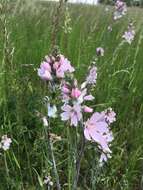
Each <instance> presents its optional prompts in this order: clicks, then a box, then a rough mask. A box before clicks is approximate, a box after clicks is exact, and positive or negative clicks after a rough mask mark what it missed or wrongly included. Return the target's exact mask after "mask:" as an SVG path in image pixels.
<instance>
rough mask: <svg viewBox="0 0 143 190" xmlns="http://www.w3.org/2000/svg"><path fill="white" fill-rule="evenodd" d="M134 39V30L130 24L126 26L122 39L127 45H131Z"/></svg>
mask: <svg viewBox="0 0 143 190" xmlns="http://www.w3.org/2000/svg"><path fill="white" fill-rule="evenodd" d="M134 37H135V30H134V28H133V26H132V24H130V25H129V26H128V30H127V31H125V33H124V34H123V36H122V38H123V39H124V40H125V41H126V42H127V43H129V44H131V43H132V41H133V40H134Z"/></svg>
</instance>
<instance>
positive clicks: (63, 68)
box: [53, 55, 75, 78]
mask: <svg viewBox="0 0 143 190" xmlns="http://www.w3.org/2000/svg"><path fill="white" fill-rule="evenodd" d="M58 59H59V60H58V61H56V62H55V63H54V65H53V68H54V69H55V70H56V76H57V78H64V77H65V73H72V72H74V71H75V70H74V68H73V67H72V66H71V64H70V62H69V60H68V59H67V58H65V57H64V56H63V55H59V56H58Z"/></svg>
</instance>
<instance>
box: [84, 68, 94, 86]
mask: <svg viewBox="0 0 143 190" xmlns="http://www.w3.org/2000/svg"><path fill="white" fill-rule="evenodd" d="M96 79H97V67H95V66H93V67H92V68H91V69H90V71H89V75H88V76H87V78H86V82H87V84H95V83H96Z"/></svg>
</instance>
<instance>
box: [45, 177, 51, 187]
mask: <svg viewBox="0 0 143 190" xmlns="http://www.w3.org/2000/svg"><path fill="white" fill-rule="evenodd" d="M43 183H44V184H45V185H49V186H53V182H52V181H51V176H46V177H45V179H44V182H43Z"/></svg>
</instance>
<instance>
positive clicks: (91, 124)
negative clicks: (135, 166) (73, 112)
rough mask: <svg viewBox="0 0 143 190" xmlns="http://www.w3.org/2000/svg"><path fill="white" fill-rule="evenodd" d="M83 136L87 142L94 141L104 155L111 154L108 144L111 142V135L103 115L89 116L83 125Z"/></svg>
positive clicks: (97, 113)
mask: <svg viewBox="0 0 143 190" xmlns="http://www.w3.org/2000/svg"><path fill="white" fill-rule="evenodd" d="M84 135H85V138H86V139H87V140H90V141H95V142H96V143H97V144H98V145H99V148H100V149H101V150H102V151H103V152H104V153H111V150H110V148H109V145H110V144H109V143H110V142H111V141H112V140H113V135H112V132H111V131H110V130H109V127H108V124H107V122H106V121H105V119H104V114H103V113H99V112H96V113H94V114H93V115H92V116H91V118H90V119H89V120H88V121H87V122H86V123H85V129H84Z"/></svg>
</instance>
